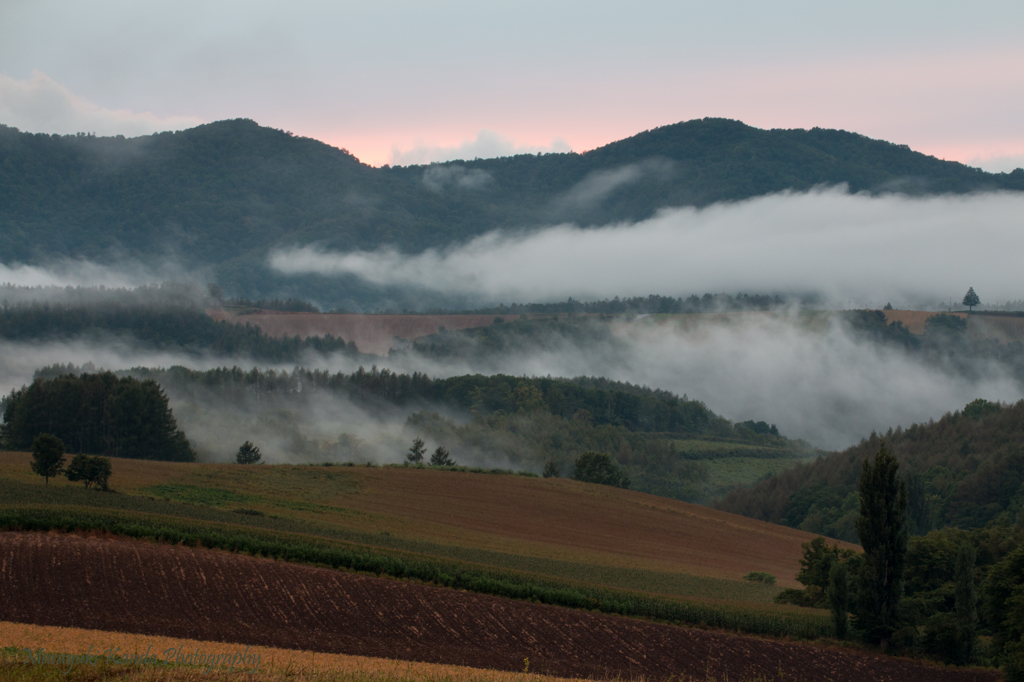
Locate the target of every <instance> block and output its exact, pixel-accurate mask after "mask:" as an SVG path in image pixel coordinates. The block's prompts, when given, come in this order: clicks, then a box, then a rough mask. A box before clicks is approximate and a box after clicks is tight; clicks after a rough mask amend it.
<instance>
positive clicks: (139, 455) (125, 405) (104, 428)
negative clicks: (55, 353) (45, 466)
mask: <svg viewBox="0 0 1024 682" xmlns="http://www.w3.org/2000/svg"><path fill="white" fill-rule="evenodd" d="M3 415H4V423H3V426H2V427H0V441H2V445H3V447H4V448H5V449H8V450H28V449H30V448H31V447H32V441H33V439H35V437H36V436H38V435H39V434H41V433H49V434H52V435H54V436H57V437H58V438H60V439H61V440H62V441H64V446H65V447H66V448H67V450H68V452H75V453H89V454H102V455H107V456H109V457H126V458H130V459H158V460H169V461H176V462H190V461H193V460H195V457H196V456H195V452H194V451H193V450H192V447H191V446H190V445H189V442H188V440H187V439H186V438H185V434H184V433H183V432H182V431H181V430H180V429H179V428H178V424H177V422H176V421H175V419H174V415H173V414H172V412H171V409H170V407H169V406H168V401H167V396H166V395H165V394H164V392H163V390H162V389H161V388H160V386H159V385H158V384H157V383H156V382H155V381H153V380H151V379H147V380H143V381H139V380H138V379H135V378H133V377H120V378H118V377H116V376H115V375H114V374H113V373H111V372H104V373H102V374H80V375H77V376H76V375H73V374H62V375H60V376H57V377H55V378H53V379H36V380H35V381H33V382H32V384H31V385H30V386H27V387H25V388H22V389H20V390H15V391H12V392H11V394H10V395H9V396H7V397H6V398H5V399H4V401H3Z"/></svg>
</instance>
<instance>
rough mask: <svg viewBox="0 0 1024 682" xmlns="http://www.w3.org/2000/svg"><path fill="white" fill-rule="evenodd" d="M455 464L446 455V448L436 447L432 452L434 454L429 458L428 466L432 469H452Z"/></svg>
mask: <svg viewBox="0 0 1024 682" xmlns="http://www.w3.org/2000/svg"><path fill="white" fill-rule="evenodd" d="M456 464H457V462H456V461H455V460H454V459H452V458H451V456H450V455H449V454H448V448H445V447H441V446H440V445H438V446H437V449H436V450H434V454H432V455H431V456H430V466H432V467H453V466H455V465H456Z"/></svg>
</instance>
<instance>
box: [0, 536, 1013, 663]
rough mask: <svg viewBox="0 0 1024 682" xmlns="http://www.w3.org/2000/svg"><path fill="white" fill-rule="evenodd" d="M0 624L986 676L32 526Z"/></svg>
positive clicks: (14, 553) (433, 651)
mask: <svg viewBox="0 0 1024 682" xmlns="http://www.w3.org/2000/svg"><path fill="white" fill-rule="evenodd" d="M57 585H59V586H61V589H60V590H59V591H58V590H55V589H54V587H55V586H57ZM139 595H146V598H145V599H139V598H138V596H139ZM0 620H11V621H15V622H30V623H39V624H52V625H64V626H69V625H73V626H77V627H82V626H85V627H89V628H95V629H99V630H112V631H117V632H134V633H144V634H159V635H170V636H175V637H187V638H190V639H193V640H208V641H209V640H212V641H220V642H233V643H237V644H243V645H244V644H257V645H264V646H266V645H270V646H276V647H282V648H289V649H301V650H305V651H310V650H312V651H326V652H339V653H350V654H359V655H369V656H379V657H384V658H392V659H405V660H419V661H431V662H438V663H454V664H458V665H469V666H475V667H479V668H488V669H495V668H496V669H501V670H522V669H523V667H524V662H526V665H527V666H528V667H529V670H530V672H540V673H547V674H552V673H554V674H559V675H564V676H572V677H579V678H584V677H586V678H616V679H623V678H625V679H633V678H640V677H642V678H644V679H651V680H661V679H679V678H683V677H686V678H691V679H693V678H698V679H733V680H752V679H766V678H768V677H769V676H771V677H774V676H775V675H776V674H777V675H778V676H779V677H780V678H784V679H787V680H794V681H810V680H821V679H832V680H837V681H843V682H846V681H851V682H852V681H853V680H862V679H868V678H870V679H900V680H904V681H907V682H910V681H913V680H922V681H923V680H949V681H953V680H964V681H967V680H977V681H979V682H980V681H981V680H995V679H997V675H998V674H997V673H994V672H991V671H984V672H982V671H965V670H951V669H940V668H935V667H926V666H922V665H920V664H917V663H911V662H909V661H905V660H898V659H892V658H882V657H877V656H871V655H864V654H861V653H859V652H853V651H848V650H836V649H823V648H814V647H811V646H808V645H806V644H804V645H800V644H793V643H790V642H780V641H772V640H765V639H755V638H744V637H738V636H736V635H731V634H724V633H718V632H707V631H704V630H698V629H690V628H681V627H674V626H671V625H665V624H660V623H650V622H644V621H638V620H633V619H626V618H621V617H618V616H609V615H604V614H595V613H588V612H586V611H578V610H570V609H561V608H558V607H552V606H545V605H541V604H527V603H523V602H514V601H510V600H504V599H499V598H496V597H487V596H481V595H476V594H472V593H467V592H457V591H454V590H448V589H445V588H438V587H431V586H425V585H417V584H413V583H409V582H399V581H394V580H386V579H382V578H377V577H372V576H365V575H353V574H351V573H344V572H339V571H331V570H329V569H323V568H314V567H308V566H296V565H292V564H286V563H281V562H275V561H272V560H268V559H260V558H255V557H246V556H240V555H232V554H227V553H223V552H213V551H210V550H202V549H193V548H189V547H174V546H167V545H157V544H153V543H145V542H138V541H123V540H122V541H109V540H102V539H86V538H80V537H74V536H67V535H64V536H55V535H43V534H40V533H7V532H0ZM268 624H273V626H272V627H268Z"/></svg>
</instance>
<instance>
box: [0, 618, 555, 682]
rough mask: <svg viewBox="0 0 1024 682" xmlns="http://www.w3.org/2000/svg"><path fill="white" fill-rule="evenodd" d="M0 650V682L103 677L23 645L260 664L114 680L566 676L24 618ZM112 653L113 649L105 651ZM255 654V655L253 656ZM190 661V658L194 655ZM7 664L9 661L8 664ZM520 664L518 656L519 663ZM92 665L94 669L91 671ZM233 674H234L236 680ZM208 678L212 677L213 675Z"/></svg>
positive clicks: (498, 681)
mask: <svg viewBox="0 0 1024 682" xmlns="http://www.w3.org/2000/svg"><path fill="white" fill-rule="evenodd" d="M0 647H10V648H14V649H17V650H18V652H17V653H15V654H14V655H13V657H12V656H11V655H10V654H8V655H5V656H4V657H3V659H4V660H3V663H4V665H3V667H2V669H0V680H12V679H43V678H46V679H48V678H49V677H51V676H53V678H54V679H58V678H59V679H65V680H67V679H75V678H76V677H79V678H81V679H104V677H105V676H103V675H102V674H100V675H97V673H99V670H98V669H97V666H93V665H91V664H88V663H86V664H82V665H74V666H67V665H65V666H63V667H62V666H60V665H57V664H46V663H43V664H40V665H31V664H30V665H25V662H26V661H27V660H28V656H29V654H27V653H25V652H24V651H23V650H25V649H28V650H31V651H32V652H39V650H42V651H43V652H44V653H52V654H84V653H86V652H88V651H90V648H91V652H92V654H94V655H98V656H99V657H100V658H99V659H98V662H99V663H100V664H102V663H104V662H105V659H103V655H104V653H105V652H108V651H109V652H117V653H116V655H120V656H122V657H124V658H127V659H128V661H129V662H130V661H131V660H133V657H136V658H135V660H138V659H139V658H141V657H144V656H146V654H147V652H148V655H149V656H150V657H152V658H151V659H150V660H159V661H164V660H165V658H167V653H168V652H171V651H173V652H174V655H173V656H172V658H175V657H177V654H178V653H179V652H181V653H182V659H181V660H182V661H185V660H187V659H185V658H184V657H185V656H186V655H188V654H191V653H192V652H196V651H198V652H201V654H202V655H204V656H207V657H208V658H206V659H205V660H213V659H212V658H211V657H215V656H217V655H223V658H222V659H220V660H231V658H232V657H233V655H234V654H235V653H237V652H245V653H246V655H248V656H250V659H249V660H250V661H254V660H258V667H257V668H256V670H255V674H252V672H253V668H252V666H251V665H250V666H247V667H246V666H238V667H236V668H235V670H234V671H233V674H230V675H228V674H227V673H228V672H229V666H227V665H216V666H214V667H213V668H210V667H209V666H207V665H205V664H204V665H202V666H197V665H180V666H178V665H176V666H170V667H169V666H166V665H159V664H146V663H143V664H141V665H140V664H134V665H129V667H130V668H131V672H130V674H129V675H127V676H125V675H124V674H123V673H122V674H117V675H112V677H114V676H116V677H117V679H119V680H133V681H134V680H138V681H140V682H142V681H149V680H173V681H175V682H184V681H186V680H192V679H195V680H200V679H202V680H209V679H211V676H210V674H209V673H214V674H215V675H217V674H219V675H218V677H224V678H228V677H230V678H232V679H239V680H252V681H253V682H277V681H278V680H293V681H299V682H304V681H306V680H351V681H353V682H386V681H397V680H426V681H430V682H433V681H436V682H442V681H443V682H532V681H537V682H541V681H543V682H560V681H561V680H567V679H568V678H558V677H550V676H546V675H535V674H531V673H512V672H503V671H497V670H480V669H477V668H468V667H464V666H457V665H440V664H435V663H419V662H414V661H397V660H391V659H386V658H370V657H367V656H348V655H345V654H324V653H317V652H312V651H295V650H291V649H275V648H271V647H259V646H249V647H247V646H246V645H244V644H242V645H239V644H228V643H224V642H202V641H197V640H192V639H178V638H173V637H158V636H151V635H134V634H126V633H121V632H106V631H103V630H85V629H81V628H65V627H57V626H44V625H27V624H24V623H9V622H4V621H0ZM111 655H115V654H113V653H112V654H111ZM256 657H258V659H257V658H256ZM193 660H195V659H193ZM12 661H13V663H14V665H12ZM69 667H71V669H72V673H76V674H72V675H71V676H68V675H67V674H66V673H65V672H64V671H65V670H68V668H69ZM525 667H526V662H525V661H524V668H525ZM90 668H92V669H91V670H90ZM19 669H21V671H23V672H24V673H26V674H27V675H26V676H22V675H21V674H19ZM236 676H238V677H236ZM218 677H214V679H218Z"/></svg>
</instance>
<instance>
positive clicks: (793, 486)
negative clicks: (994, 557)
mask: <svg viewBox="0 0 1024 682" xmlns="http://www.w3.org/2000/svg"><path fill="white" fill-rule="evenodd" d="M883 440H884V441H885V442H886V443H887V444H888V445H889V447H890V448H891V449H892V451H893V453H894V454H895V455H896V457H897V458H898V459H899V461H900V468H901V473H902V474H903V475H906V476H908V480H909V483H910V513H911V517H912V523H913V526H914V530H915V531H916V532H917V533H922V534H923V533H925V532H927V531H929V530H931V529H932V528H942V527H946V526H955V527H959V528H978V527H981V526H984V525H985V524H986V523H988V522H989V521H999V520H1002V521H1005V522H1007V523H1011V524H1012V523H1014V521H1015V520H1018V519H1024V401H1020V402H1018V403H1016V404H1014V405H998V404H994V403H989V402H987V401H985V400H981V399H979V400H977V401H975V402H973V403H971V404H969V405H967V406H966V407H965V408H964V410H963V411H962V412H961V411H956V412H954V413H952V414H946V415H945V416H943V417H942V418H941V419H940V420H938V421H937V422H929V423H927V424H913V425H911V426H910V428H908V429H905V430H904V429H902V428H897V429H896V430H895V431H894V430H892V429H890V430H889V432H888V433H886V434H882V435H879V434H875V433H872V434H871V436H870V437H869V438H866V439H864V440H862V441H861V442H860V443H859V444H858V445H855V446H853V447H851V448H848V449H847V450H844V451H843V452H837V453H833V454H831V455H829V456H827V457H820V458H818V459H817V460H816V461H814V462H812V463H808V464H801V465H798V466H796V467H794V468H793V469H790V470H788V471H785V472H782V473H780V474H778V475H775V476H772V477H770V478H768V479H766V480H764V481H761V482H759V483H757V484H756V485H753V486H751V487H749V488H745V489H738V490H735V491H733V492H732V493H730V494H729V495H728V496H726V497H725V499H723V500H722V501H721V502H719V503H718V504H717V507H718V508H720V509H723V510H726V511H730V512H733V513H736V514H743V515H745V516H749V517H752V518H757V519H762V520H765V521H771V522H773V523H782V524H785V525H788V526H791V527H794V528H802V529H804V530H807V531H810V532H813V533H823V534H825V535H830V536H832V537H836V538H840V539H844V540H850V541H853V542H856V541H857V535H856V530H855V528H854V519H855V518H856V516H857V514H858V502H857V493H856V486H857V481H858V480H859V476H860V472H861V466H862V464H863V462H864V460H865V459H866V458H867V457H870V456H873V455H874V453H875V452H877V451H878V449H879V446H880V444H881V442H882V441H883Z"/></svg>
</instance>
